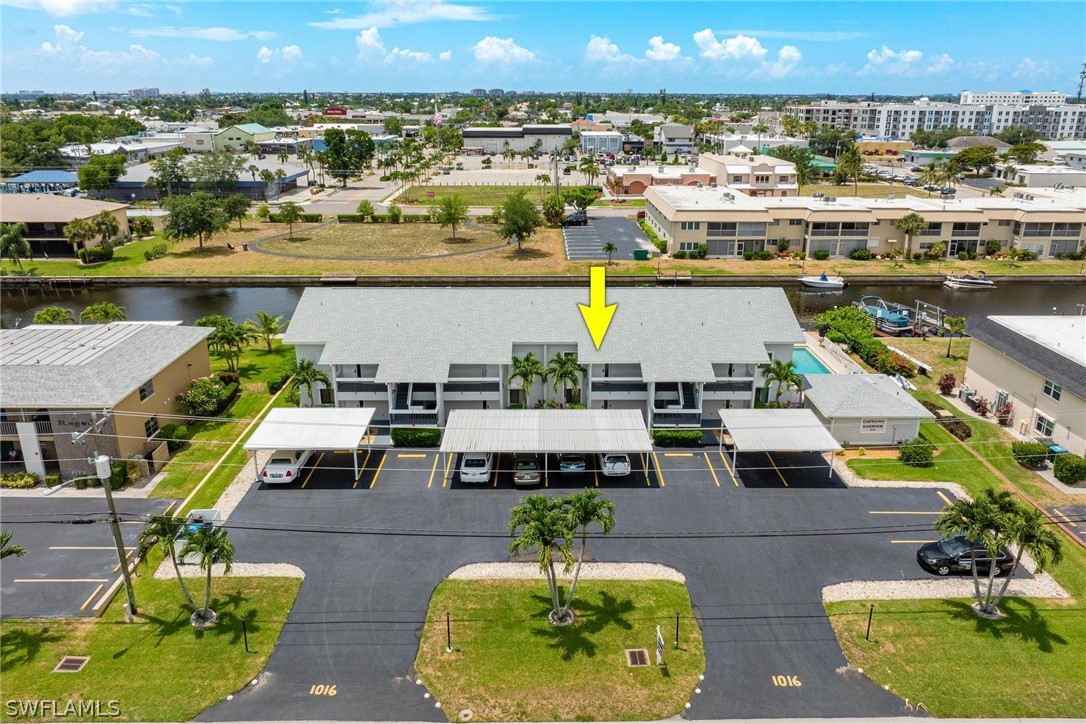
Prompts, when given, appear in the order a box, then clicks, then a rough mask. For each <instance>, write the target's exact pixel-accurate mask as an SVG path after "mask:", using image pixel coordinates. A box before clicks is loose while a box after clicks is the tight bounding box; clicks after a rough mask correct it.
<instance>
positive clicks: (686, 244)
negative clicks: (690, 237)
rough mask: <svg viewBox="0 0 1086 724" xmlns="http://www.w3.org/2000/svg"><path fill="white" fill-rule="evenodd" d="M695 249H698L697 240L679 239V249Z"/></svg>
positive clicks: (688, 250) (687, 250)
mask: <svg viewBox="0 0 1086 724" xmlns="http://www.w3.org/2000/svg"><path fill="white" fill-rule="evenodd" d="M697 250H698V242H696V241H680V242H679V251H686V252H690V251H697Z"/></svg>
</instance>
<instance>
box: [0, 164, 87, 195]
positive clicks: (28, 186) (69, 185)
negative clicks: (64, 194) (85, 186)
mask: <svg viewBox="0 0 1086 724" xmlns="http://www.w3.org/2000/svg"><path fill="white" fill-rule="evenodd" d="M78 186H79V175H78V174H76V173H75V172H73V171H43V170H38V171H29V172H27V173H24V174H21V175H19V176H13V177H12V178H6V179H4V180H3V182H0V188H3V193H5V194H51V193H55V192H58V191H68V190H71V189H75V188H77V187H78Z"/></svg>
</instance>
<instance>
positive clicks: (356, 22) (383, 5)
mask: <svg viewBox="0 0 1086 724" xmlns="http://www.w3.org/2000/svg"><path fill="white" fill-rule="evenodd" d="M493 19H494V16H493V15H491V13H490V11H489V10H487V9H486V8H483V7H479V6H476V5H458V4H456V3H447V2H443V1H442V0H371V2H370V11H369V12H368V13H363V14H362V15H356V16H354V17H337V18H333V19H332V20H319V21H317V22H312V23H309V25H310V26H311V27H314V28H322V29H324V30H364V29H366V28H391V27H394V26H396V25H411V24H413V23H427V22H440V21H453V22H479V21H483V20H493Z"/></svg>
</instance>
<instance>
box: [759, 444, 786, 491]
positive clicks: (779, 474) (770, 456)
mask: <svg viewBox="0 0 1086 724" xmlns="http://www.w3.org/2000/svg"><path fill="white" fill-rule="evenodd" d="M765 456H766V457H767V458H769V464H770V465H772V466H773V469H774V470H776V471H777V476H778V477H779V478H780V479H781V482H782V483H784V487H786V488H787V487H788V481H787V480H785V479H784V473H782V472H781V469H780V468H778V467H777V461H776V460H774V459H773V456H772V455H770V454H769V453H766V454H765Z"/></svg>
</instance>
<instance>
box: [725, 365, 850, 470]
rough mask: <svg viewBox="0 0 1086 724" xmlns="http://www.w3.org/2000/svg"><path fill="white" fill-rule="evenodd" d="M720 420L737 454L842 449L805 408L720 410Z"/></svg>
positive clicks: (824, 427) (812, 413)
mask: <svg viewBox="0 0 1086 724" xmlns="http://www.w3.org/2000/svg"><path fill="white" fill-rule="evenodd" d="M827 376H828V375H827ZM720 419H721V421H722V422H723V423H724V427H725V428H727V430H728V434H729V435H731V436H732V442H733V443H734V444H735V449H736V450H737V451H739V452H778V451H779V452H828V451H830V450H840V449H841V445H840V443H838V442H837V440H835V439H834V437H833V435H831V434H830V431H829V430H827V429H826V426H825V425H823V424H822V423H821V422H820V421H819V419H818V418H817V417H815V414H814V412H812V411H811V410H808V409H804V408H799V409H780V410H777V409H754V410H751V409H740V408H734V409H724V408H721V409H720ZM831 463H832V459H831Z"/></svg>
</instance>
